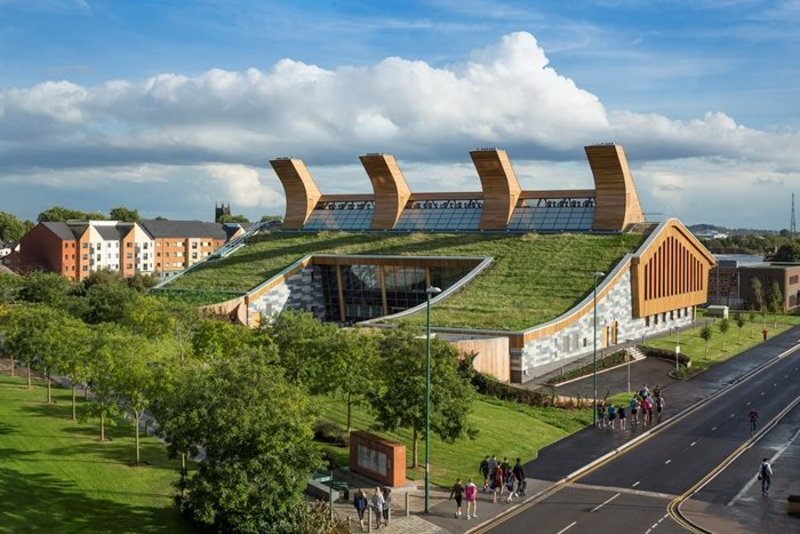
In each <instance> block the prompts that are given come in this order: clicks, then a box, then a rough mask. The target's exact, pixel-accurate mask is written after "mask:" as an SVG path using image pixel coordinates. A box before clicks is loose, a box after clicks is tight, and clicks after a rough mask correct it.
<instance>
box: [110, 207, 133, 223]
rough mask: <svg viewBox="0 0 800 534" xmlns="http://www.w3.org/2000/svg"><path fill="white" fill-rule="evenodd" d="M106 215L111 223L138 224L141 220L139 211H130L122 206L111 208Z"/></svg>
mask: <svg viewBox="0 0 800 534" xmlns="http://www.w3.org/2000/svg"><path fill="white" fill-rule="evenodd" d="M108 215H109V218H110V219H111V220H112V221H122V222H139V221H140V220H141V218H140V217H139V210H132V209H129V208H125V207H122V206H120V207H118V208H111V211H110V212H109V214H108Z"/></svg>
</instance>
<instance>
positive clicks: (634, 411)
mask: <svg viewBox="0 0 800 534" xmlns="http://www.w3.org/2000/svg"><path fill="white" fill-rule="evenodd" d="M630 410H631V425H632V426H636V423H638V422H639V399H638V397H637V396H636V394H635V393H634V394H633V396H632V397H631V404H630Z"/></svg>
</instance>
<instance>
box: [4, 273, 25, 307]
mask: <svg viewBox="0 0 800 534" xmlns="http://www.w3.org/2000/svg"><path fill="white" fill-rule="evenodd" d="M23 281H24V279H23V278H22V277H21V276H17V275H16V274H8V273H0V304H3V303H5V304H11V303H12V302H14V301H15V300H17V296H18V295H19V291H20V289H21V288H22V283H23Z"/></svg>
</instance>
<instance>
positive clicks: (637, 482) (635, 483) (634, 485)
mask: <svg viewBox="0 0 800 534" xmlns="http://www.w3.org/2000/svg"><path fill="white" fill-rule="evenodd" d="M641 483H642V481H641V480H637V481H636V482H634V483H633V486H631V487H632V488H635V487H636V486H638V485H639V484H641Z"/></svg>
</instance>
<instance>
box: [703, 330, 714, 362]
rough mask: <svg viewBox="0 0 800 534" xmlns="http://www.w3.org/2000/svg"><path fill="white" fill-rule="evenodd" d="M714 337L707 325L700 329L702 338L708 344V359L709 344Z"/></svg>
mask: <svg viewBox="0 0 800 534" xmlns="http://www.w3.org/2000/svg"><path fill="white" fill-rule="evenodd" d="M712 335H713V334H712V332H711V327H710V326H708V325H706V326H704V327H703V328H701V329H700V337H701V338H702V339H703V341H705V342H706V357H708V342H709V341H710V340H711V336H712Z"/></svg>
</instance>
